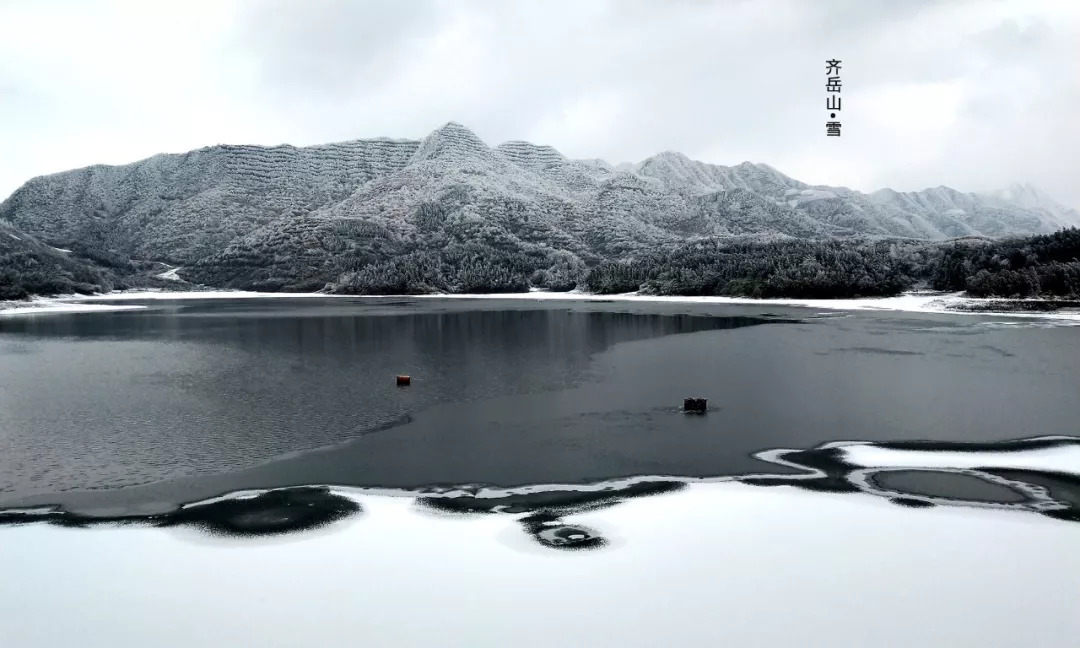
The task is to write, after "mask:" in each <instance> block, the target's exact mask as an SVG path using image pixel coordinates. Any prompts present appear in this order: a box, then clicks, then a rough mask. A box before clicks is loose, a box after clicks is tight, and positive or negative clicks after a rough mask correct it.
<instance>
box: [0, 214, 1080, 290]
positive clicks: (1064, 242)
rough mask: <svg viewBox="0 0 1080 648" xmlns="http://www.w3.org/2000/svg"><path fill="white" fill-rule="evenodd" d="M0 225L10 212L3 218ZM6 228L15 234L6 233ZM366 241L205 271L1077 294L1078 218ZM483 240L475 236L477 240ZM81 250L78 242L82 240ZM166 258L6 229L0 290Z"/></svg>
mask: <svg viewBox="0 0 1080 648" xmlns="http://www.w3.org/2000/svg"><path fill="white" fill-rule="evenodd" d="M0 223H2V221H0ZM5 235H6V236H5ZM361 238H362V239H363V240H364V241H366V243H365V245H364V247H363V248H358V247H355V246H354V247H353V248H351V249H345V248H341V249H337V250H334V251H333V252H332V253H330V254H329V255H328V256H329V259H330V261H326V259H327V255H322V254H320V255H312V254H310V253H306V252H307V251H309V250H311V247H310V244H308V243H305V245H304V246H298V249H296V250H291V249H282V248H275V249H271V248H269V247H268V248H266V249H259V250H249V251H247V252H245V254H244V256H237V257H236V258H231V257H230V258H228V259H227V260H228V261H229V262H228V263H221V262H220V261H219V262H218V263H217V264H216V265H214V266H212V269H213V273H211V272H209V271H204V272H203V273H201V274H200V272H199V269H200V268H199V266H198V265H196V266H195V267H193V268H190V269H188V271H187V272H184V271H182V272H181V276H182V277H185V278H187V279H189V280H192V281H195V282H199V283H202V284H205V285H208V286H214V287H228V288H238V289H249V290H250V289H257V290H281V291H290V290H312V291H314V290H324V291H327V292H334V293H345V294H383V295H388V294H420V293H441V292H451V293H500V292H525V291H527V290H529V289H530V288H539V289H543V290H552V291H567V290H572V289H575V288H579V289H583V290H586V291H589V292H595V293H603V294H613V293H623V292H632V291H639V290H640V291H643V292H646V293H651V294H658V295H720V296H743V297H756V298H780V297H789V298H810V299H834V298H851V297H884V296H890V295H897V294H900V293H902V292H904V291H907V290H912V289H935V290H944V291H967V292H968V294H970V295H972V296H977V297H989V296H997V297H1035V296H1041V297H1057V298H1080V261H1078V259H1080V229H1077V228H1071V229H1065V230H1062V231H1059V232H1056V233H1054V234H1048V235H1040V236H1031V237H1023V238H1011V239H1002V240H987V239H975V238H972V239H962V240H955V241H950V242H945V243H942V242H928V241H919V240H912V239H891V240H890V239H831V240H809V239H793V238H779V239H778V238H771V239H768V238H760V237H759V238H732V237H727V238H710V239H699V240H696V241H693V242H689V243H684V244H680V245H670V246H658V247H657V248H656V249H653V250H650V251H647V252H638V253H630V254H628V255H625V256H624V257H623V258H620V259H618V260H605V259H603V258H600V257H596V256H591V257H590V256H588V254H587V253H581V254H575V253H573V252H569V251H565V250H557V249H553V248H551V247H547V246H546V245H544V244H542V243H525V242H522V241H507V240H501V241H500V240H462V239H461V238H457V239H450V240H447V241H444V244H443V245H442V246H440V247H432V246H430V245H425V246H424V247H422V248H416V247H413V248H411V249H410V247H409V246H407V245H404V244H402V243H401V242H400V241H393V239H392V237H389V236H385V237H380V236H374V237H361ZM478 239H479V237H478ZM72 247H73V248H78V246H72ZM160 271H161V268H160V267H159V266H157V265H156V264H151V263H147V262H139V261H132V260H130V259H126V258H123V257H122V256H120V255H117V254H116V253H113V252H109V253H106V252H103V251H101V250H97V251H95V250H91V249H85V250H83V249H73V251H72V252H71V253H63V252H59V251H56V250H55V249H53V248H50V247H48V246H45V245H43V244H41V243H38V242H36V241H34V240H33V239H30V238H27V240H26V241H22V240H21V239H17V238H16V237H15V236H13V235H12V232H11V231H0V299H22V298H25V297H27V296H29V295H35V294H36V295H49V294H61V293H79V292H82V293H87V292H99V291H107V290H110V289H123V288H128V287H136V286H155V287H161V288H174V289H175V288H178V287H180V286H177V285H176V284H175V283H174V282H167V281H163V280H160V279H157V278H155V277H154V276H153V275H154V274H156V273H158V272H160Z"/></svg>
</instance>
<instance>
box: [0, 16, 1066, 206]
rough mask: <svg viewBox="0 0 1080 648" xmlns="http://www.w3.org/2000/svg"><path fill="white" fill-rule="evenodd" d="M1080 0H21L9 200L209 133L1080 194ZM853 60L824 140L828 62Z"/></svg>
mask: <svg viewBox="0 0 1080 648" xmlns="http://www.w3.org/2000/svg"><path fill="white" fill-rule="evenodd" d="M1078 43H1080V1H1078V0H1001V1H998V0H973V1H964V0H955V1H944V2H937V1H932V0H831V1H813V2H811V1H810V0H655V1H647V0H606V1H605V0H569V1H562V0H542V1H536V2H532V1H525V0H512V1H511V0H389V1H385V2H384V1H381V0H380V1H364V0H296V1H289V0H251V1H249V2H246V1H238V0H207V1H202V0H183V1H177V2H169V1H166V0H154V1H145V0H133V1H124V0H115V1H110V0H101V1H96V0H0V147H2V151H3V154H2V156H0V197H2V196H6V195H8V194H9V193H10V192H11V191H13V190H14V189H16V188H17V187H18V186H19V185H20V184H22V183H23V182H25V181H26V180H28V179H29V178H31V177H33V176H35V175H40V174H44V173H52V172H56V171H62V170H65V169H70V168H75V167H79V166H86V165H89V164H94V163H108V164H122V163H126V162H132V161H135V160H138V159H141V158H145V157H148V156H150V155H153V154H155V153H158V152H163V151H164V152H183V151H186V150H190V149H194V148H198V147H200V146H205V145H209V144H217V143H252V144H266V145H273V144H281V143H290V144H296V145H306V144H316V143H323V142H330V141H339V140H347V139H356V138H363V137H377V136H390V137H403V138H420V137H423V136H424V135H426V134H427V133H428V132H430V131H431V130H433V129H435V128H437V127H438V126H440V125H442V124H443V123H445V122H447V121H451V120H452V121H458V122H461V123H463V124H465V125H466V126H468V127H469V128H471V129H472V130H473V131H474V132H476V133H477V134H478V135H479V136H480V137H481V138H483V139H484V140H485V141H486V142H487V143H488V144H490V145H492V146H494V145H496V144H498V143H500V142H503V141H506V140H510V139H524V140H529V141H531V142H535V143H538V144H550V145H552V146H554V147H556V148H558V149H559V150H561V151H562V152H563V153H565V154H566V155H568V156H571V157H600V158H604V159H607V160H609V161H612V162H621V161H638V160H641V159H643V158H645V157H648V156H650V155H653V154H655V153H658V152H660V151H665V150H675V151H681V152H683V153H686V154H687V155H689V156H690V157H692V158H695V159H699V160H703V161H706V162H713V163H717V164H737V163H739V162H742V161H744V160H750V161H752V162H765V163H768V164H770V165H772V166H774V167H776V168H777V169H779V170H780V171H782V172H784V173H786V174H788V175H790V176H793V177H795V178H798V179H800V180H803V181H806V182H811V183H821V184H832V185H844V186H848V187H852V188H855V189H860V190H864V191H870V190H874V189H878V188H881V187H886V186H888V187H892V188H894V189H899V190H916V189H922V188H925V187H930V186H937V185H941V184H945V185H949V186H952V187H955V188H957V189H960V190H964V191H978V190H983V189H992V188H997V187H1003V186H1005V185H1008V184H1010V183H1012V182H1032V183H1034V184H1035V185H1037V186H1039V187H1041V188H1043V189H1044V190H1046V191H1047V192H1048V193H1050V194H1051V195H1052V196H1054V197H1055V198H1057V199H1058V200H1060V201H1061V202H1064V203H1067V204H1069V205H1071V206H1075V207H1080V162H1078V161H1077V160H1080V153H1078V152H1080V117H1078V115H1080V45H1078ZM830 58H835V59H840V60H841V61H842V64H841V65H842V69H841V72H840V77H841V82H842V84H843V86H842V90H841V93H840V96H841V99H842V102H843V103H842V108H841V111H840V112H839V113H838V121H840V122H841V124H842V127H841V129H842V130H841V132H842V135H841V136H840V137H839V138H837V137H826V135H825V122H826V121H828V114H827V113H828V111H826V109H825V101H826V97H827V95H828V93H827V92H826V90H825V76H826V75H825V60H826V59H830Z"/></svg>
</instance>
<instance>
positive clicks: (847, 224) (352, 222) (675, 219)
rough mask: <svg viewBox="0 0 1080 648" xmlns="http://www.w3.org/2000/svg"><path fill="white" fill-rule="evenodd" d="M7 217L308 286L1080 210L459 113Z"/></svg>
mask: <svg viewBox="0 0 1080 648" xmlns="http://www.w3.org/2000/svg"><path fill="white" fill-rule="evenodd" d="M0 218H2V219H7V220H8V221H10V222H11V223H12V224H13V225H14V226H15V227H16V228H18V229H19V230H21V231H24V232H27V233H28V234H30V235H32V236H35V237H37V238H39V239H40V240H42V241H44V242H45V243H48V244H50V245H53V246H56V247H60V248H65V249H67V248H71V247H73V246H75V245H78V246H80V247H81V248H82V249H90V250H101V251H103V252H107V253H110V254H120V255H123V256H127V257H130V258H134V259H152V260H155V261H162V262H167V263H170V264H174V265H179V266H183V267H184V268H185V269H186V270H184V271H181V272H180V273H179V274H180V276H181V277H183V276H184V275H185V274H190V275H191V276H192V277H194V278H195V279H196V280H199V279H200V278H201V279H204V280H208V278H211V276H212V278H215V279H220V278H221V275H222V274H223V273H224V275H230V276H231V275H232V274H236V275H237V276H239V275H243V274H244V273H245V272H248V271H247V270H244V268H248V269H249V270H252V271H254V269H256V268H260V270H259V272H260V273H261V275H260V276H262V277H263V278H264V279H265V278H267V277H272V276H274V273H277V274H278V275H280V276H281V277H283V281H284V282H285V283H289V282H293V285H301V284H303V282H304V281H306V279H305V277H308V278H310V279H311V281H312V282H314V283H318V281H320V280H325V277H327V276H336V275H337V274H338V273H340V272H347V271H352V270H357V269H359V268H362V267H365V266H367V265H368V264H370V263H375V262H381V261H385V260H387V259H390V258H393V257H394V256H395V255H402V254H405V253H408V252H410V251H413V250H418V249H442V248H443V247H445V246H447V245H451V244H454V243H455V242H456V243H461V244H466V243H475V244H478V245H479V244H482V245H484V246H487V248H486V249H495V250H504V251H507V252H510V251H513V252H514V253H515V254H521V253H526V254H548V253H549V252H551V251H552V250H562V251H565V252H566V253H569V254H571V255H574V256H577V257H579V258H583V259H589V258H592V259H594V260H595V259H599V258H611V257H614V256H618V255H623V254H626V253H631V252H635V251H641V250H644V249H648V248H651V247H653V246H656V245H660V244H664V243H670V242H677V241H681V240H685V239H687V238H689V237H694V236H727V235H746V234H769V235H788V236H797V237H822V238H830V237H844V236H852V235H871V236H875V235H876V236H904V237H912V238H925V239H945V238H950V237H958V236H979V235H983V236H1004V235H1010V234H1032V233H1044V232H1050V231H1053V230H1054V229H1057V228H1059V227H1061V226H1063V225H1065V224H1068V223H1070V222H1073V221H1074V222H1076V223H1080V218H1077V217H1076V212H1075V211H1073V210H1067V209H1065V208H1064V207H1061V206H1060V205H1058V204H1057V203H1054V202H1053V201H1052V200H1050V199H1049V198H1047V197H1045V196H1044V195H1043V194H1041V193H1039V192H1038V191H1037V190H1034V189H1031V188H1030V187H1022V188H1021V189H1019V190H1010V191H1009V192H1003V193H1000V194H995V195H976V194H966V193H960V192H957V191H954V190H952V189H949V188H947V187H938V188H935V189H927V190H924V191H920V192H912V193H898V192H894V191H891V190H882V191H878V192H874V193H872V194H869V195H867V194H863V193H860V192H857V191H852V190H850V189H846V188H842V187H824V186H810V185H807V184H805V183H803V182H799V181H798V180H795V179H793V178H789V177H787V176H785V175H784V174H782V173H780V172H779V171H777V170H776V169H773V168H772V167H770V166H767V165H764V164H752V163H750V162H743V163H741V164H738V165H736V166H732V167H726V166H719V165H714V164H706V163H702V162H698V161H694V160H691V159H689V158H687V157H686V156H685V155H682V154H680V153H674V152H665V153H660V154H658V155H655V156H653V157H650V158H648V159H646V160H644V161H642V162H640V163H637V164H620V165H611V164H609V163H606V162H604V161H601V160H572V159H568V158H566V157H565V156H564V155H562V154H561V153H559V152H558V151H557V150H555V149H554V148H552V147H550V146H541V145H535V144H531V143H528V142H521V141H511V142H506V143H503V144H500V145H499V146H497V147H494V148H493V147H489V146H488V145H487V144H485V143H484V142H483V141H482V140H481V139H480V138H479V137H477V136H476V135H475V134H474V133H473V132H471V131H470V130H469V129H467V128H465V127H464V126H462V125H460V124H457V123H454V122H450V123H448V124H446V125H444V126H442V127H441V128H439V129H437V130H436V131H434V132H433V133H431V134H430V135H428V136H427V137H425V138H424V139H423V140H420V141H415V140H395V139H387V138H380V139H372V140H358V141H352V142H343V143H338V144H328V145H322V146H311V147H305V148H297V147H293V146H276V147H259V146H214V147H208V148H203V149H199V150H197V151H191V152H189V153H185V154H180V155H157V156H154V157H152V158H149V159H146V160H143V161H140V162H136V163H133V164H128V165H124V166H93V167H88V168H85V169H78V170H74V171H67V172H64V173H58V174H54V175H50V176H43V177H39V178H35V179H33V180H31V181H29V182H27V183H26V184H25V185H24V186H23V187H21V188H20V189H19V190H18V191H16V192H15V193H14V194H13V195H12V196H11V197H10V198H8V199H7V200H6V201H5V202H3V203H2V204H0ZM268 266H270V267H271V268H270V269H269V270H267V269H266V268H267V267H268ZM274 268H277V269H274ZM223 269H227V270H223ZM208 273H209V274H208ZM296 282H299V283H296ZM271 283H273V282H271ZM314 283H313V284H312V286H310V287H315V285H314ZM304 285H306V284H304Z"/></svg>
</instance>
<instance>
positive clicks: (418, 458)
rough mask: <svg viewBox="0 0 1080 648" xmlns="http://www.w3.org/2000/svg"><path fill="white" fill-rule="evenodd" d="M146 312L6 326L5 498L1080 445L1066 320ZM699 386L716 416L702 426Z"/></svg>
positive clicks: (180, 498) (494, 305) (1079, 332)
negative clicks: (793, 455) (826, 453)
mask: <svg viewBox="0 0 1080 648" xmlns="http://www.w3.org/2000/svg"><path fill="white" fill-rule="evenodd" d="M124 304H126V305H132V302H124ZM136 304H138V305H144V306H146V308H145V309H143V310H129V311H121V312H100V313H80V314H48V315H40V316H22V317H9V318H0V447H2V448H3V452H2V453H0V505H6V506H14V505H19V506H25V505H41V504H64V505H66V506H68V507H75V508H79V507H83V508H88V507H90V508H92V507H105V506H107V507H109V508H113V509H115V508H116V507H120V508H123V507H125V506H129V505H132V506H134V505H139V504H142V505H148V503H151V502H152V503H156V504H158V505H165V504H167V505H176V504H179V503H182V502H189V501H194V500H198V499H203V498H205V497H209V496H214V495H219V494H222V493H226V492H231V491H236V490H241V489H250V488H270V487H279V486H294V485H307V484H334V485H346V486H367V487H390V488H402V489H420V488H432V487H449V486H457V485H489V486H495V487H516V486H522V485H528V484H581V483H590V482H597V481H602V480H611V479H617V478H626V477H634V476H640V475H661V476H674V477H718V476H739V475H748V474H758V473H763V472H767V473H776V472H779V473H786V472H792V471H791V470H790V469H785V468H783V467H778V466H777V465H775V464H772V463H766V462H763V461H762V460H761V459H760V458H758V457H755V455H756V454H758V453H761V452H763V451H769V450H774V449H801V450H809V449H812V448H815V447H817V446H819V445H821V444H824V443H827V442H834V441H873V442H895V441H907V440H926V441H937V442H983V443H985V442H994V441H1002V440H1008V439H1016V438H1025V437H1035V436H1053V435H1075V434H1076V432H1077V427H1076V421H1078V420H1080V399H1077V398H1076V393H1077V392H1076V367H1078V366H1080V328H1076V327H1073V326H1063V325H1060V324H1063V323H1065V324H1067V323H1070V322H1067V321H1066V322H1062V321H1053V320H1043V319H1038V318H1027V319H1024V318H1010V317H999V316H991V315H948V314H927V313H903V312H876V311H856V312H840V311H820V310H813V309H806V308H794V307H783V306H777V305H774V304H767V303H763V304H761V305H730V304H704V303H690V304H680V303H628V302H618V301H610V302H595V301H593V302H574V301H538V302H537V301H534V302H525V301H515V300H501V299H483V300H479V299H478V300H461V299H455V300H450V299H404V298H294V299H289V298H273V299H234V300H220V299H207V300H185V301H160V300H154V301H150V300H148V301H143V302H136ZM397 374H409V375H410V376H411V377H412V384H411V386H409V387H404V388H400V387H397V386H396V384H395V376H396V375H397ZM686 397H704V398H707V399H708V402H709V412H708V414H707V415H705V416H687V415H685V414H683V413H682V412H681V407H682V401H683V399H684V398H686Z"/></svg>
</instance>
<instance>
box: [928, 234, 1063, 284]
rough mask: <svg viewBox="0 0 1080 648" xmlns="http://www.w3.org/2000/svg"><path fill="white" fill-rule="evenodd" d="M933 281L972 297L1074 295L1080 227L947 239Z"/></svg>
mask: <svg viewBox="0 0 1080 648" xmlns="http://www.w3.org/2000/svg"><path fill="white" fill-rule="evenodd" d="M933 286H934V287H935V288H937V289H939V290H966V291H967V292H968V294H970V295H972V296H974V297H1036V296H1041V297H1073V298H1075V297H1080V229H1077V228H1075V227H1073V228H1069V229H1064V230H1061V231H1059V232H1054V233H1053V234H1046V235H1040V236H1031V237H1024V238H1010V239H1002V240H998V241H986V242H982V243H980V244H977V245H971V244H967V245H965V244H961V243H955V244H952V245H950V246H947V247H945V248H944V249H943V253H942V258H941V260H940V261H939V262H938V263H937V265H936V268H935V272H934V276H933Z"/></svg>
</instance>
